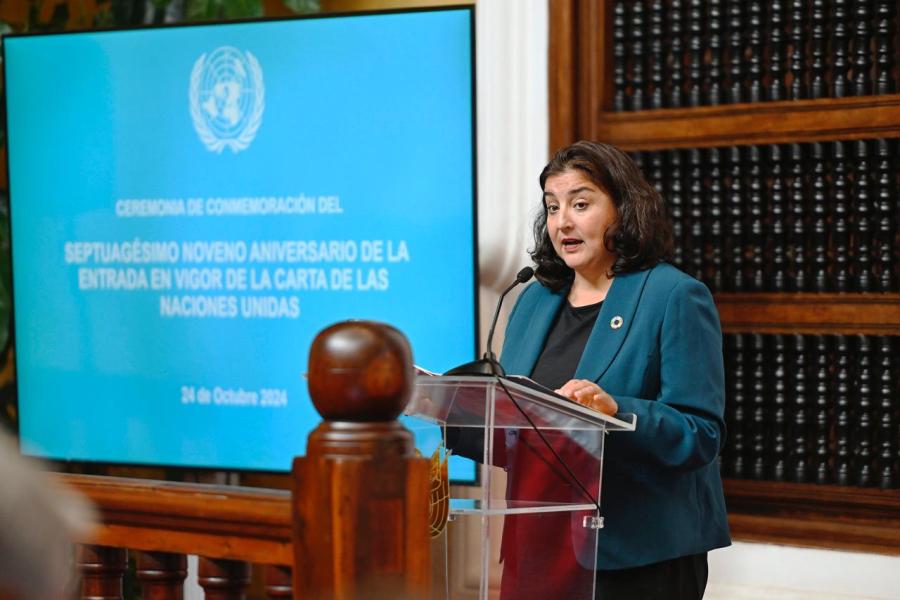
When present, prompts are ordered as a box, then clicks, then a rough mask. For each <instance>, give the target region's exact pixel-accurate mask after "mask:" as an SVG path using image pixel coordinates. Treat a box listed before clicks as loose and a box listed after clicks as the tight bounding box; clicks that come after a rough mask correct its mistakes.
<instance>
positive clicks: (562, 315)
mask: <svg viewBox="0 0 900 600" xmlns="http://www.w3.org/2000/svg"><path fill="white" fill-rule="evenodd" d="M602 305H603V301H602V300H601V301H600V302H598V303H596V304H588V305H587V306H578V307H575V306H572V305H571V304H569V302H568V301H566V302H563V303H562V307H561V308H560V309H559V314H557V315H556V320H555V321H554V322H553V325H551V327H550V333H549V334H547V341H546V342H545V343H544V349H543V350H541V355H540V357H538V359H537V362H536V363H535V365H534V370H532V371H531V378H532V379H534V380H535V381H537V382H538V383H540V384H541V385H543V386H544V387H547V388H550V389H551V390H556V389H559V388H561V387H562V386H563V385H564V384H565V383H566V382H567V381H569V380H570V379H572V376H573V375H575V369H576V368H578V362H579V361H580V360H581V354H582V353H583V352H584V347H585V345H586V344H587V341H588V338H589V337H590V335H591V329H593V328H594V322H595V321H596V320H597V315H599V314H600V307H601V306H602Z"/></svg>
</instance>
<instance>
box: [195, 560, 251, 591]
mask: <svg viewBox="0 0 900 600" xmlns="http://www.w3.org/2000/svg"><path fill="white" fill-rule="evenodd" d="M197 582H198V583H199V584H200V587H202V588H203V591H204V593H205V598H206V600H244V598H245V597H246V595H245V592H246V591H247V586H248V585H250V564H249V563H246V562H244V561H241V560H226V559H221V558H219V559H214V558H203V557H201V558H200V567H199V569H198V573H197Z"/></svg>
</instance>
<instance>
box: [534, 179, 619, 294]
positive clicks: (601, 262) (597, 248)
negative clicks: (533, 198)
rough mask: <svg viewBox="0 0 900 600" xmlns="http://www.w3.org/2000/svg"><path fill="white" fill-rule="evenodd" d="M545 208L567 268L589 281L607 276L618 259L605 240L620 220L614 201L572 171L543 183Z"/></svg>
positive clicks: (551, 230)
mask: <svg viewBox="0 0 900 600" xmlns="http://www.w3.org/2000/svg"><path fill="white" fill-rule="evenodd" d="M544 206H545V207H546V209H547V233H548V234H549V235H550V241H551V242H552V243H553V249H554V250H556V253H557V254H558V255H559V257H560V258H562V259H563V261H564V262H565V263H566V265H568V266H569V267H570V268H571V269H573V270H574V271H575V273H576V274H578V275H580V276H582V277H586V278H588V279H594V278H595V277H598V276H600V275H602V274H605V273H607V272H608V271H609V269H610V268H611V267H612V265H613V263H614V262H615V256H614V255H613V254H612V253H611V252H610V251H609V250H607V249H606V246H605V245H604V244H603V236H604V235H605V234H606V230H607V229H608V228H609V227H610V226H611V225H612V224H613V223H615V221H616V219H617V218H618V216H619V215H618V211H616V207H615V205H613V201H612V198H610V197H609V195H608V194H607V193H606V192H604V191H603V190H601V189H600V187H598V186H597V184H595V183H594V182H592V181H591V180H590V179H589V178H588V177H587V175H585V174H584V173H583V172H581V171H578V170H575V169H569V170H566V171H563V172H562V173H559V174H558V175H551V176H550V177H548V178H547V180H546V181H545V182H544Z"/></svg>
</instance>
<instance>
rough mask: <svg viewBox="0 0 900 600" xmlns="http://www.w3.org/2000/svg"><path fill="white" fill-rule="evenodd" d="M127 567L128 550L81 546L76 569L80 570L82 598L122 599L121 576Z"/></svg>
mask: <svg viewBox="0 0 900 600" xmlns="http://www.w3.org/2000/svg"><path fill="white" fill-rule="evenodd" d="M127 569H128V550H126V549H125V548H112V547H109V546H81V547H80V548H79V549H78V570H79V571H80V572H81V578H82V580H81V597H82V599H83V600H122V577H123V576H124V575H125V571H126V570H127Z"/></svg>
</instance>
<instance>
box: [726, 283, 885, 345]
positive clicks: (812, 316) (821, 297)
mask: <svg viewBox="0 0 900 600" xmlns="http://www.w3.org/2000/svg"><path fill="white" fill-rule="evenodd" d="M715 299H716V306H717V307H718V309H719V319H720V320H721V321H722V331H723V332H725V333H810V334H813V333H821V334H845V335H853V334H860V333H861V334H868V335H900V294H897V293H891V294H810V293H784V294H777V293H741V294H725V293H723V294H717V295H716V297H715Z"/></svg>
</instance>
